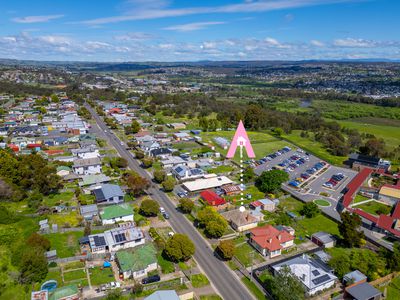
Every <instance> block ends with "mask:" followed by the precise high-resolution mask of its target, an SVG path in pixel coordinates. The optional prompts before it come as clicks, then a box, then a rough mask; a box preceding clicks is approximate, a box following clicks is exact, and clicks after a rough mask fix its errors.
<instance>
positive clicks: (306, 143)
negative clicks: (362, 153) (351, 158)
mask: <svg viewBox="0 0 400 300" xmlns="http://www.w3.org/2000/svg"><path fill="white" fill-rule="evenodd" d="M300 133H301V130H293V131H292V133H290V134H285V135H283V136H282V138H284V139H286V140H288V141H290V142H292V143H293V144H295V145H297V146H298V147H300V148H302V149H304V150H305V151H307V152H310V153H312V154H314V155H316V156H317V157H319V158H321V159H323V160H325V161H327V162H329V163H331V164H335V165H342V164H343V162H344V161H345V160H346V159H347V157H345V156H335V155H332V154H330V153H329V152H328V150H327V149H325V148H324V147H323V146H322V144H321V143H319V142H315V141H313V140H312V139H310V138H303V137H301V136H300ZM310 135H312V133H310Z"/></svg>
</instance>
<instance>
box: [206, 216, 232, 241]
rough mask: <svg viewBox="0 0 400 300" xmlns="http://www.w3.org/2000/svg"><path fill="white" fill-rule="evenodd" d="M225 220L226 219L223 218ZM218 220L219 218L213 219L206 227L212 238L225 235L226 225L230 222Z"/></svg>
mask: <svg viewBox="0 0 400 300" xmlns="http://www.w3.org/2000/svg"><path fill="white" fill-rule="evenodd" d="M222 220H223V221H225V219H222ZM222 220H221V222H219V221H217V220H212V221H210V222H208V223H207V225H206V228H205V233H206V234H207V235H208V236H209V237H212V238H220V237H221V236H223V235H224V232H225V230H226V227H227V226H228V224H227V223H226V221H225V222H223V221H222Z"/></svg>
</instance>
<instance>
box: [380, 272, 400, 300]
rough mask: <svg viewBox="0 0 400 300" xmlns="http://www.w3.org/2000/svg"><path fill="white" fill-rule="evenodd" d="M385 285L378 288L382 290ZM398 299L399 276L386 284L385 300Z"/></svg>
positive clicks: (399, 289)
mask: <svg viewBox="0 0 400 300" xmlns="http://www.w3.org/2000/svg"><path fill="white" fill-rule="evenodd" d="M384 289H385V287H382V288H380V290H381V291H382V292H383V291H384ZM398 299H400V277H396V278H395V279H393V280H392V281H391V282H390V284H389V285H388V286H387V295H386V300H398Z"/></svg>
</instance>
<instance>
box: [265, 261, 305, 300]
mask: <svg viewBox="0 0 400 300" xmlns="http://www.w3.org/2000/svg"><path fill="white" fill-rule="evenodd" d="M270 291H271V294H272V297H273V298H274V299H275V300H302V299H305V291H304V288H303V286H302V284H301V283H300V281H299V279H298V278H297V277H295V276H294V275H293V274H292V272H291V271H290V269H289V267H287V266H285V267H283V268H282V269H280V270H279V272H278V273H277V274H276V276H274V277H272V278H271V282H270Z"/></svg>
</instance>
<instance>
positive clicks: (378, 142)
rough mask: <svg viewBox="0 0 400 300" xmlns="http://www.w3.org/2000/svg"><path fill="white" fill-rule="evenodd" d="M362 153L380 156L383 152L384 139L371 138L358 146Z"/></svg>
mask: <svg viewBox="0 0 400 300" xmlns="http://www.w3.org/2000/svg"><path fill="white" fill-rule="evenodd" d="M360 152H361V153H362V154H366V155H370V156H375V157H381V156H382V155H383V154H384V152H385V141H384V140H383V139H377V138H372V139H369V140H368V141H366V142H365V145H364V146H362V147H360Z"/></svg>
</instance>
